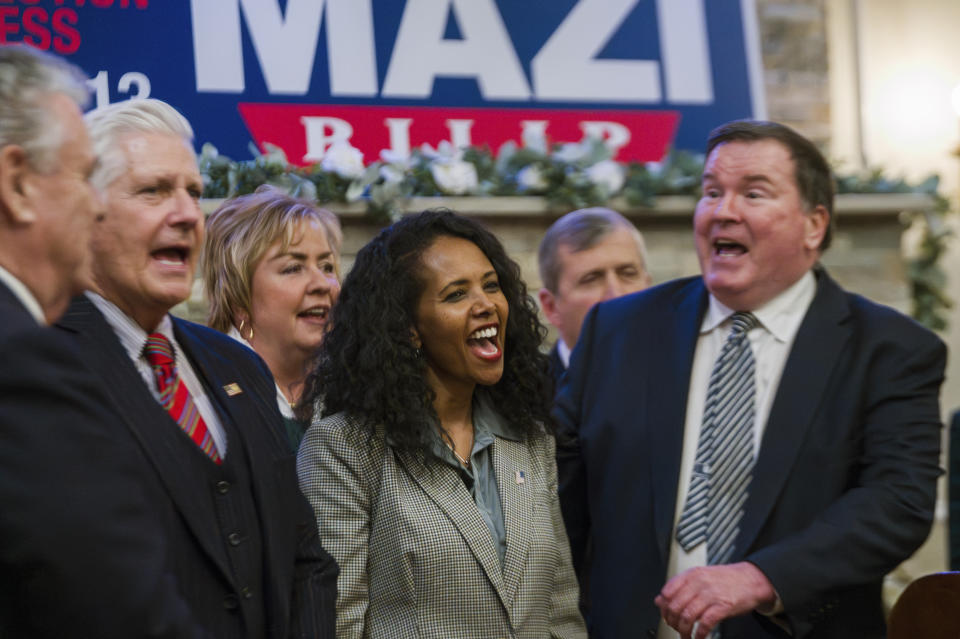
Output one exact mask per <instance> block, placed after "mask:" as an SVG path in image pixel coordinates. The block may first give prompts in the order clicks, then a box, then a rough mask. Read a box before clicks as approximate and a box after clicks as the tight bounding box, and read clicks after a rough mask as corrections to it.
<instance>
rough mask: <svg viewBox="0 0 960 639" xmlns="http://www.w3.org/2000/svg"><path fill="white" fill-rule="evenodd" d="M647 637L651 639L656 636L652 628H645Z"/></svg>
mask: <svg viewBox="0 0 960 639" xmlns="http://www.w3.org/2000/svg"><path fill="white" fill-rule="evenodd" d="M647 636H648V637H650V639H653V638H654V637H656V636H657V631H656V630H654V629H653V628H647Z"/></svg>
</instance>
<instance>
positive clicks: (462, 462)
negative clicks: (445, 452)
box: [443, 440, 470, 468]
mask: <svg viewBox="0 0 960 639" xmlns="http://www.w3.org/2000/svg"><path fill="white" fill-rule="evenodd" d="M443 443H444V444H446V445H447V448H449V449H450V452H451V453H453V456H454V457H456V458H457V461H458V462H460V465H461V466H463V467H464V468H470V460H469V459H464V458H463V457H461V456H460V453H458V452H457V449H455V448H454V447H453V446H451V445H450V442H448V441H446V440H444V442H443Z"/></svg>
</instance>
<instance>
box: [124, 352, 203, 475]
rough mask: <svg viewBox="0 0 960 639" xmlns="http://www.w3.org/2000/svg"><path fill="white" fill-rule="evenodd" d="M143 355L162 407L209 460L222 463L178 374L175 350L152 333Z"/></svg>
mask: <svg viewBox="0 0 960 639" xmlns="http://www.w3.org/2000/svg"><path fill="white" fill-rule="evenodd" d="M143 353H144V355H145V356H146V358H147V361H148V362H150V366H152V367H153V376H154V379H156V380H157V390H159V391H160V404H161V405H162V406H163V407H164V408H165V409H166V410H167V412H168V413H170V417H172V418H173V420H174V421H175V422H177V424H179V425H180V428H182V429H183V432H185V433H186V434H187V436H188V437H190V439H192V440H193V443H195V444H196V445H197V446H199V447H200V449H201V450H203V452H205V453H206V454H207V455H208V456H209V457H210V459H212V460H213V461H214V462H216V463H218V464H219V463H221V461H222V460H221V459H220V453H218V452H217V447H216V446H215V445H214V443H213V438H212V437H211V436H210V431H209V430H207V425H206V423H205V422H204V421H203V417H201V416H200V411H199V410H197V405H196V404H195V403H194V401H193V397H191V396H190V391H188V390H187V386H186V384H184V383H183V380H181V379H180V376H179V375H178V374H177V365H176V362H175V361H174V359H173V348H172V347H171V346H170V341H169V340H168V339H167V338H166V337H165V336H164V335H163V334H162V333H150V335H148V336H147V343H146V345H145V346H144V348H143Z"/></svg>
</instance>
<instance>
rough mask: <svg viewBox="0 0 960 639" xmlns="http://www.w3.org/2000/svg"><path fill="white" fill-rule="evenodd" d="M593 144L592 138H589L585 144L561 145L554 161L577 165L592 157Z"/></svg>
mask: <svg viewBox="0 0 960 639" xmlns="http://www.w3.org/2000/svg"><path fill="white" fill-rule="evenodd" d="M591 144H592V140H591V139H590V138H587V139H586V140H584V141H583V142H569V143H567V144H561V145H560V147H559V148H558V149H557V150H556V151H554V152H553V159H555V160H559V161H560V162H567V163H568V164H575V163H577V162H580V161H581V160H584V159H586V158H587V156H589V155H590V148H591V147H590V145H591Z"/></svg>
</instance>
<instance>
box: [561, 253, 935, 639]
mask: <svg viewBox="0 0 960 639" xmlns="http://www.w3.org/2000/svg"><path fill="white" fill-rule="evenodd" d="M815 273H816V276H817V291H816V295H815V297H814V300H813V303H812V305H811V307H810V309H809V311H808V312H807V314H806V316H805V317H804V319H803V322H802V324H801V326H800V328H799V331H798V333H797V336H796V339H795V342H794V344H793V347H792V350H791V352H790V354H789V356H788V359H787V363H786V366H785V368H784V372H783V376H782V379H781V380H780V385H779V388H778V389H777V391H776V396H775V399H774V403H773V405H772V409H771V413H770V416H769V418H768V421H767V425H766V429H765V431H764V434H763V439H762V443H761V446H760V450H759V454H758V458H757V461H756V467H755V470H754V479H753V483H752V485H751V491H750V496H749V498H748V501H747V504H746V506H745V512H744V517H743V520H742V522H741V529H740V534H739V537H738V539H737V551H736V556H735V557H734V561H739V560H744V559H745V560H748V561H750V562H752V563H754V564H755V565H757V566H758V567H759V568H760V569H761V570H762V571H763V572H764V574H766V575H767V577H768V578H769V579H770V581H771V582H772V583H773V585H774V587H775V588H776V589H777V592H778V593H779V595H780V598H781V600H782V601H783V604H784V606H785V615H786V620H787V622H788V623H789V625H790V627H791V629H792V633H793V635H792V636H793V637H795V638H800V637H823V638H834V637H835V638H837V639H839V638H841V637H844V638H846V637H858V638H860V639H863V638H866V637H882V636H884V633H885V627H884V621H883V613H882V609H881V599H880V589H881V581H882V578H883V576H884V574H886V573H887V572H888V571H889V570H891V569H892V568H894V567H895V566H896V565H897V564H898V563H899V562H901V561H903V560H904V559H906V558H907V557H908V556H909V555H910V554H911V553H912V552H913V551H914V550H915V549H916V548H917V547H918V546H919V545H920V544H921V543H922V542H923V540H924V539H925V538H926V536H927V534H928V532H929V530H930V524H931V521H932V518H933V509H934V501H935V496H936V479H937V477H938V476H939V474H940V469H939V466H938V459H939V451H940V429H941V422H940V412H939V405H938V392H939V387H940V384H941V382H942V380H943V370H944V365H945V357H946V352H945V348H944V345H943V344H942V342H941V341H940V340H939V339H938V338H937V337H936V336H935V335H933V333H931V332H930V331H928V330H926V329H924V328H922V327H920V326H919V325H918V324H916V323H915V322H913V321H912V320H910V319H908V318H906V317H904V316H903V315H901V314H900V313H897V312H896V311H893V310H891V309H889V308H885V307H882V306H879V305H877V304H874V303H872V302H870V301H868V300H866V299H864V298H862V297H860V296H858V295H852V294H849V293H846V292H844V291H843V290H842V289H841V288H840V287H839V286H837V285H836V284H835V283H834V282H833V281H832V280H831V279H830V278H829V276H828V275H827V274H826V272H824V271H823V270H822V269H819V268H818V269H816V271H815ZM707 300H708V296H707V291H706V289H705V287H704V285H703V282H702V279H701V278H699V277H696V278H689V279H682V280H676V281H673V282H668V283H666V284H663V285H661V286H658V287H656V288H652V289H648V290H647V291H644V292H641V293H638V294H634V295H631V296H628V297H625V298H621V299H618V300H613V301H610V302H607V303H603V304H600V305H598V306H597V307H595V308H594V309H593V310H592V311H591V313H590V314H589V315H588V318H587V321H586V322H585V324H584V329H583V331H582V332H581V335H580V339H579V341H578V342H577V348H576V349H575V352H574V354H573V358H572V362H571V367H570V369H569V370H568V374H567V377H566V380H565V384H564V386H563V388H562V389H561V391H560V393H559V396H558V398H557V406H556V412H555V417H556V419H557V421H558V423H559V425H558V428H559V430H560V434H559V435H558V438H557V441H558V448H561V450H559V452H558V459H559V464H560V466H561V471H560V477H561V478H563V480H562V485H561V486H560V494H561V504H562V507H563V509H564V519H565V521H566V522H567V524H568V533H569V536H570V540H571V545H572V547H573V554H574V563H575V565H578V564H579V561H578V559H577V558H578V556H580V555H582V553H583V544H584V541H585V539H586V538H587V535H588V534H591V535H592V536H593V552H594V554H593V558H592V563H591V568H590V589H591V613H590V623H591V631H592V636H595V637H599V638H601V639H611V638H616V639H620V638H624V639H626V638H627V637H630V638H633V637H637V636H644V633H646V636H650V637H654V636H655V635H656V627H657V624H658V623H659V611H658V609H657V608H656V607H655V606H654V603H653V600H654V597H655V596H656V595H657V593H658V592H659V591H660V589H661V587H662V586H663V585H664V583H665V581H666V575H667V561H668V555H669V551H670V540H671V536H672V535H673V534H674V530H673V528H674V515H675V511H676V492H677V483H678V479H679V472H680V457H681V452H682V447H683V430H684V423H685V418H686V406H687V390H688V386H689V376H690V370H691V367H692V363H693V356H694V350H695V347H696V342H697V337H698V333H699V328H700V324H701V322H702V319H703V316H704V313H705V311H706V308H707ZM724 633H725V635H724V636H738V637H785V636H787V635H786V634H785V633H783V631H782V630H781V629H780V628H779V627H778V626H776V625H775V624H772V623H771V622H770V621H769V620H768V619H766V618H764V617H762V616H760V615H757V614H753V615H747V616H743V617H739V618H736V619H732V620H730V621H728V622H726V623H725V624H724Z"/></svg>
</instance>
